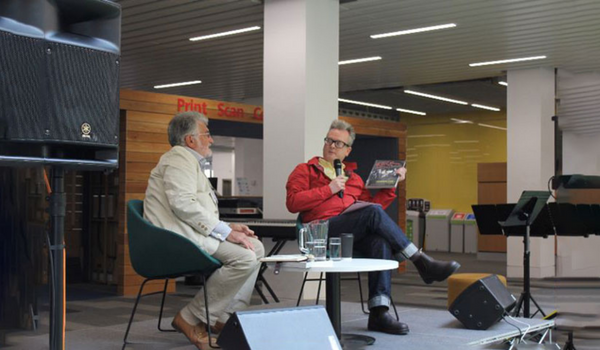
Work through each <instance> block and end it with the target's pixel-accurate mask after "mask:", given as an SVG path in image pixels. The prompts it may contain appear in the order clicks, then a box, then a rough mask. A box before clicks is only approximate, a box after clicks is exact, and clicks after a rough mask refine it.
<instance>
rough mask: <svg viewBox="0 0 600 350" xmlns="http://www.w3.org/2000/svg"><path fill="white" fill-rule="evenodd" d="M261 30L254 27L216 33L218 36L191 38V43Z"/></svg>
mask: <svg viewBox="0 0 600 350" xmlns="http://www.w3.org/2000/svg"><path fill="white" fill-rule="evenodd" d="M259 29H260V27H259V26H254V27H249V28H242V29H236V30H230V31H228V32H222V33H216V34H209V35H203V36H197V37H194V38H190V41H199V40H206V39H212V38H219V37H222V36H228V35H234V34H241V33H246V32H251V31H254V30H259Z"/></svg>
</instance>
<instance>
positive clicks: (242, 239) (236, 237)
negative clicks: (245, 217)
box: [227, 230, 254, 251]
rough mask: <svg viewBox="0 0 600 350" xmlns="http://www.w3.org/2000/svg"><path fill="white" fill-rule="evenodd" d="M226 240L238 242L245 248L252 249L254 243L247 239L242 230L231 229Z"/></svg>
mask: <svg viewBox="0 0 600 350" xmlns="http://www.w3.org/2000/svg"><path fill="white" fill-rule="evenodd" d="M227 241H229V242H231V243H235V244H239V245H241V246H242V247H244V248H246V249H250V250H252V251H254V245H252V242H250V240H249V239H248V235H246V234H245V233H244V232H242V231H237V230H231V233H230V234H229V235H228V236H227Z"/></svg>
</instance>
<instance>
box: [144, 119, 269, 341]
mask: <svg viewBox="0 0 600 350" xmlns="http://www.w3.org/2000/svg"><path fill="white" fill-rule="evenodd" d="M168 134H169V143H170V144H171V146H173V147H172V148H171V149H170V150H169V151H168V152H167V153H165V154H164V155H163V156H162V157H161V158H160V161H159V162H158V165H157V166H156V167H155V168H154V169H153V170H152V172H151V174H150V179H149V180H148V188H147V190H146V199H145V200H144V217H145V218H146V219H148V220H149V221H150V222H152V223H153V224H154V225H156V226H159V227H162V228H165V229H167V230H170V231H173V232H176V233H179V234H181V235H182V236H185V237H187V238H189V239H190V240H191V241H192V242H195V243H196V244H198V246H199V247H200V248H202V249H203V250H204V251H206V252H207V253H208V254H210V255H212V256H213V257H215V258H216V259H218V260H219V261H221V262H222V263H223V266H222V267H221V268H220V269H218V270H217V271H215V272H214V273H213V274H212V275H211V276H210V278H209V279H208V281H207V283H206V288H207V291H208V302H209V306H210V308H209V311H210V319H211V322H215V321H216V323H214V324H212V325H210V326H211V329H212V330H214V331H215V332H219V331H220V329H221V328H222V327H223V324H224V323H225V321H227V318H228V317H229V316H230V315H231V314H232V313H233V312H234V311H238V310H240V309H243V308H245V307H246V306H248V304H249V302H250V297H251V295H252V290H253V287H254V283H255V281H256V276H257V273H258V269H259V267H260V263H259V259H260V258H262V257H263V256H264V248H263V245H262V243H261V242H260V241H259V240H258V239H257V238H256V236H255V235H254V232H253V231H252V230H250V229H249V228H248V227H247V226H245V225H241V224H233V223H232V224H227V223H225V222H223V221H221V220H219V210H218V207H217V197H216V195H215V192H214V190H213V188H212V186H211V185H210V182H209V181H208V178H207V177H206V176H205V175H204V172H203V171H202V166H203V164H204V163H205V158H207V157H209V156H210V155H211V153H212V152H211V150H210V146H211V145H212V143H213V139H212V137H211V136H210V132H209V130H208V119H207V118H206V117H205V116H204V115H202V114H200V113H197V112H184V113H180V114H178V115H176V116H175V117H173V119H172V120H171V122H170V123H169V129H168ZM205 315H206V312H205V305H204V296H203V293H202V292H198V294H197V295H196V296H195V297H194V299H193V300H192V301H191V302H190V303H189V304H188V305H186V306H185V307H184V308H183V309H181V311H179V313H178V314H177V315H176V316H175V318H174V319H173V323H172V324H173V327H174V328H175V329H177V330H179V331H180V332H182V333H184V334H185V335H186V337H187V338H188V339H189V340H190V342H192V344H194V345H196V346H197V347H198V348H199V349H201V348H202V347H203V344H206V342H207V341H208V334H207V331H206V327H207V325H206V316H205Z"/></svg>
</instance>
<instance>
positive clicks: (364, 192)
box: [285, 157, 396, 222]
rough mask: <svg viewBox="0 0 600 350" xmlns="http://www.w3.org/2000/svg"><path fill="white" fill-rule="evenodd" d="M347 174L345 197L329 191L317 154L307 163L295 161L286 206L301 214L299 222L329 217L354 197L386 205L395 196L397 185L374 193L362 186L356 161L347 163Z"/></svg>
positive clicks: (329, 180) (326, 178)
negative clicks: (295, 164)
mask: <svg viewBox="0 0 600 350" xmlns="http://www.w3.org/2000/svg"><path fill="white" fill-rule="evenodd" d="M344 164H345V166H346V167H345V170H346V175H347V176H349V178H348V181H347V182H346V189H345V190H344V197H343V198H340V197H338V195H337V193H336V194H335V195H334V194H333V193H331V189H330V188H329V183H330V182H331V179H330V178H328V177H327V175H325V173H324V172H323V167H322V166H321V165H319V157H314V158H312V159H311V160H309V161H308V163H302V164H300V165H298V166H297V167H296V168H295V169H294V171H293V172H292V173H291V174H290V176H289V178H288V181H287V184H286V186H285V187H286V190H287V198H286V203H285V204H286V206H287V209H288V210H289V211H290V212H292V213H300V214H302V222H309V221H313V220H317V219H323V220H326V219H329V218H331V217H333V216H336V215H339V214H340V213H341V212H342V211H344V210H345V209H346V208H348V207H349V206H350V205H352V204H353V203H354V202H356V201H357V200H361V201H366V202H373V203H378V204H381V205H382V206H383V207H384V208H387V206H389V205H390V204H391V203H392V201H393V200H394V199H395V198H396V189H395V188H392V189H382V190H380V191H379V192H377V194H376V195H375V197H371V193H370V192H369V190H368V189H366V188H365V184H364V182H363V180H362V179H361V178H360V176H358V174H356V173H355V172H354V170H355V169H356V163H346V162H344Z"/></svg>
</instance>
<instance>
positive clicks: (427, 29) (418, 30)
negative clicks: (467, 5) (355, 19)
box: [371, 23, 456, 39]
mask: <svg viewBox="0 0 600 350" xmlns="http://www.w3.org/2000/svg"><path fill="white" fill-rule="evenodd" d="M454 27H456V24H454V23H448V24H440V25H437V26H431V27H423V28H415V29H407V30H401V31H398V32H390V33H383V34H375V35H371V39H381V38H387V37H390V36H398V35H406V34H414V33H422V32H430V31H432V30H438V29H447V28H454Z"/></svg>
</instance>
